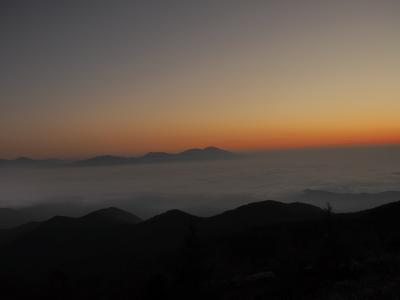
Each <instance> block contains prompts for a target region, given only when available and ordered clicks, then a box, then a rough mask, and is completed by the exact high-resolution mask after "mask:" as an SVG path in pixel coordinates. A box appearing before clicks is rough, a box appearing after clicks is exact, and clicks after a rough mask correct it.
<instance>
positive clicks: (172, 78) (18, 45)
mask: <svg viewBox="0 0 400 300" xmlns="http://www.w3.org/2000/svg"><path fill="white" fill-rule="evenodd" d="M399 30H400V4H399V1H394V0H392V1H390V0H376V1H368V0H363V1H356V0H354V1H352V0H347V1H340V0H338V1H299V0H293V1H284V0H279V1H278V0H277V1H267V0H265V1H256V0H254V1H251V0H242V1H235V0H226V1H223V0H221V1H218V0H213V1H206V0H198V1H191V0H182V1H173V0H171V1H165V0H159V1H153V0H143V1H117V0H112V1H111V0H110V1H102V0H93V1H83V0H80V1H72V0H71V1H70V0H68V1H67V0H66V1H57V0H48V1H41V0H36V1H30V0H26V1H19V0H10V1H1V2H0V38H1V47H0V157H5V158H12V157H16V156H22V155H23V156H32V157H81V156H89V155H96V154H104V153H112V154H123V155H126V154H138V153H142V152H146V151H154V150H165V151H175V150H180V149H183V148H189V147H201V146H207V145H216V146H220V147H225V148H229V149H268V148H286V147H289V148H290V147H309V146H325V145H343V144H346V145H351V144H387V143H400V117H399V114H400V34H399Z"/></svg>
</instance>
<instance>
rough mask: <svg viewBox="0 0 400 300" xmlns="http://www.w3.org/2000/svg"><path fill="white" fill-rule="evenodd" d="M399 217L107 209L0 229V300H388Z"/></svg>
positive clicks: (282, 207) (398, 258) (289, 210)
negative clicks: (142, 214) (146, 215)
mask: <svg viewBox="0 0 400 300" xmlns="http://www.w3.org/2000/svg"><path fill="white" fill-rule="evenodd" d="M399 216H400V202H394V203H390V204H386V205H382V206H379V207H376V208H373V209H369V210H365V211H361V212H356V213H347V214H335V213H334V212H332V211H330V210H322V209H320V208H318V207H314V206H312V205H309V204H303V203H291V204H284V203H280V202H276V201H262V202H257V203H250V204H247V205H243V206H241V207H238V208H236V209H233V210H230V211H227V212H224V213H222V214H219V215H216V216H213V217H208V218H200V217H197V216H193V215H190V214H188V213H185V212H183V211H179V210H171V211H167V212H165V213H163V214H160V215H157V216H154V217H152V218H150V219H148V220H145V221H142V220H140V219H139V218H138V217H136V216H134V215H132V214H130V213H128V212H124V211H122V210H120V209H118V208H113V207H111V208H106V209H102V210H98V211H95V212H93V213H90V214H87V215H85V216H83V217H80V218H71V217H62V216H57V217H53V218H51V219H49V220H47V221H44V222H36V223H30V224H27V225H24V226H21V227H17V228H12V229H8V230H2V231H1V232H0V240H1V243H0V263H1V265H2V269H1V270H0V276H1V278H7V280H3V281H0V284H1V286H0V287H1V289H0V293H1V294H2V295H1V296H2V298H3V299H26V297H36V298H38V297H39V298H42V299H56V298H60V299H64V298H66V299H127V298H133V299H189V298H190V299H204V298H210V299H265V298H267V299H332V298H330V297H336V298H335V299H354V298H355V297H356V298H357V297H358V298H360V299H378V298H379V297H380V298H379V299H395V298H393V297H392V298H391V296H390V295H395V294H396V292H397V291H398V288H399V285H398V284H397V281H396V280H397V279H396V278H398V277H399V276H400V229H399V228H400V227H399V225H400V224H399V223H400V221H399V220H400V219H399ZM54 281H56V282H58V283H57V288H55V289H54ZM368 286H374V289H373V290H371V289H367V288H366V287H368ZM17 290H18V292H16V291H17ZM156 291H157V292H156ZM363 295H364V296H363ZM365 295H367V296H365ZM63 297H64V298H63ZM362 297H364V298H362Z"/></svg>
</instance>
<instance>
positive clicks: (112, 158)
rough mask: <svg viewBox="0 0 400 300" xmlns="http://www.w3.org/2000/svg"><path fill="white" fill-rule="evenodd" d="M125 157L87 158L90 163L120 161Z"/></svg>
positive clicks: (100, 156) (102, 156) (103, 156)
mask: <svg viewBox="0 0 400 300" xmlns="http://www.w3.org/2000/svg"><path fill="white" fill-rule="evenodd" d="M124 158H125V157H122V156H115V155H99V156H95V157H92V158H89V159H88V160H92V161H114V160H120V159H124Z"/></svg>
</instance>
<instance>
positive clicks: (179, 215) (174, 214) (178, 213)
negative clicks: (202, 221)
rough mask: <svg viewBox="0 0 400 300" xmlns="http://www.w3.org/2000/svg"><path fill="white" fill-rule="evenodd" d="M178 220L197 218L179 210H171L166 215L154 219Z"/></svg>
mask: <svg viewBox="0 0 400 300" xmlns="http://www.w3.org/2000/svg"><path fill="white" fill-rule="evenodd" d="M177 218H180V219H182V218H195V216H193V215H191V214H188V213H186V212H184V211H181V210H179V209H171V210H168V211H166V212H165V213H162V214H159V215H157V216H155V217H153V218H152V219H158V220H160V219H177Z"/></svg>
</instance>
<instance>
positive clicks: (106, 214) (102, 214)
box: [80, 207, 142, 224]
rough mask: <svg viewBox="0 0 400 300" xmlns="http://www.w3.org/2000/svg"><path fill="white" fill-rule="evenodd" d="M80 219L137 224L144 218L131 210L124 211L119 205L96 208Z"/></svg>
mask: <svg viewBox="0 0 400 300" xmlns="http://www.w3.org/2000/svg"><path fill="white" fill-rule="evenodd" d="M80 220H85V221H87V220H92V221H99V222H100V221H102V222H107V223H117V224H125V223H129V224H136V223H139V222H141V221H142V220H141V219H140V218H139V217H137V216H135V215H134V214H131V213H130V212H127V211H124V210H122V209H119V208H117V207H109V208H103V209H99V210H96V211H94V212H92V213H90V214H87V215H85V216H83V217H81V218H80Z"/></svg>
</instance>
